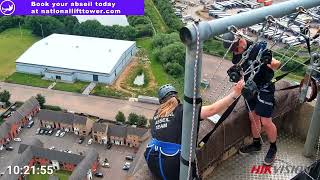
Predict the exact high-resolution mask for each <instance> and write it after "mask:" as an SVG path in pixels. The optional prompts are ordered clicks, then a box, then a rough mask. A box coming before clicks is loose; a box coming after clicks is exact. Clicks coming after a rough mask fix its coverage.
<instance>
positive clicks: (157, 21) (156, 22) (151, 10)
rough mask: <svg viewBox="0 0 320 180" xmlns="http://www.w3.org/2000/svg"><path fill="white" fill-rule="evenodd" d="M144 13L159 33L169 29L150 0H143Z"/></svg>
mask: <svg viewBox="0 0 320 180" xmlns="http://www.w3.org/2000/svg"><path fill="white" fill-rule="evenodd" d="M144 4H145V13H146V15H147V16H148V17H149V18H150V19H151V22H152V24H153V26H154V28H155V29H156V31H157V32H159V33H165V32H167V31H168V30H169V28H168V26H167V24H166V23H165V22H164V20H163V19H162V16H161V15H160V13H159V11H158V9H157V8H156V6H155V5H154V3H153V1H152V0H145V1H144Z"/></svg>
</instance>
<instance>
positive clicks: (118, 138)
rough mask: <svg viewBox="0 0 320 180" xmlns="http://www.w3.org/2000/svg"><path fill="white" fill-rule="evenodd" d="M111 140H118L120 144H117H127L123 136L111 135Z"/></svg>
mask: <svg viewBox="0 0 320 180" xmlns="http://www.w3.org/2000/svg"><path fill="white" fill-rule="evenodd" d="M110 142H111V143H113V144H117V142H119V143H120V144H117V145H125V141H124V138H123V137H116V136H110Z"/></svg>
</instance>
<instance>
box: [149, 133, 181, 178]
mask: <svg viewBox="0 0 320 180" xmlns="http://www.w3.org/2000/svg"><path fill="white" fill-rule="evenodd" d="M148 148H149V150H148V152H147V155H146V161H147V162H148V161H149V157H150V153H151V152H152V151H154V152H158V161H159V169H160V173H161V177H162V179H164V180H166V176H165V174H164V171H163V158H162V157H163V156H167V157H172V156H176V155H178V154H180V151H181V145H180V144H175V143H170V142H164V141H159V140H157V139H154V138H153V139H152V140H151V141H150V142H149V144H148V145H147V149H148Z"/></svg>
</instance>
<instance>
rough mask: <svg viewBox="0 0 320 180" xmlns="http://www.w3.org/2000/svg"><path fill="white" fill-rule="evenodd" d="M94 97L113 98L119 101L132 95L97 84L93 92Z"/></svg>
mask: <svg viewBox="0 0 320 180" xmlns="http://www.w3.org/2000/svg"><path fill="white" fill-rule="evenodd" d="M91 94H92V95H96V96H102V97H112V98H118V99H124V98H126V97H131V94H127V93H125V92H122V91H118V90H116V89H115V88H112V87H109V86H106V85H104V84H97V85H96V87H95V88H94V89H93V91H92V92H91Z"/></svg>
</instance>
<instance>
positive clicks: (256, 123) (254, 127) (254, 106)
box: [224, 33, 281, 165]
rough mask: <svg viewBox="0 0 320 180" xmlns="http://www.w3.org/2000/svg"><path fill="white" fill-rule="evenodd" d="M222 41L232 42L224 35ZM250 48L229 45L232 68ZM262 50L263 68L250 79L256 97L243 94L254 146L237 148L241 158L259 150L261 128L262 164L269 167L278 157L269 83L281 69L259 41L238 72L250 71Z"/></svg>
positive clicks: (238, 43)
mask: <svg viewBox="0 0 320 180" xmlns="http://www.w3.org/2000/svg"><path fill="white" fill-rule="evenodd" d="M224 39H226V40H229V41H234V36H233V34H231V33H227V34H224ZM230 45H231V44H228V43H225V48H228V47H229V46H230ZM250 45H252V43H251V42H248V41H247V40H246V39H244V38H239V39H238V40H237V41H236V42H235V43H234V44H232V47H231V48H230V50H231V51H232V52H233V59H232V63H233V64H235V65H234V66H233V67H231V68H234V67H235V66H237V65H239V64H238V63H239V62H240V60H241V59H242V54H243V53H244V52H245V51H246V50H247V49H248V48H249V47H250ZM261 49H263V50H264V51H261V52H263V53H262V56H261V63H262V65H261V67H260V69H259V70H258V72H257V74H256V75H255V76H254V78H253V82H254V84H255V85H256V87H257V93H255V94H254V95H253V96H245V95H244V94H243V95H244V97H245V99H246V102H247V103H246V104H247V105H246V107H247V109H248V110H249V118H250V122H251V133H252V136H253V143H252V144H249V145H246V146H243V147H242V148H240V150H239V153H240V154H243V155H244V154H250V153H253V152H258V151H260V150H261V146H262V143H261V140H260V137H261V135H260V134H261V131H262V130H261V127H263V130H264V131H265V132H266V134H267V136H268V140H269V142H270V147H269V150H268V152H267V154H266V156H265V158H264V164H265V165H271V164H272V163H273V162H274V160H275V158H276V153H277V146H276V140H277V128H276V126H275V125H274V123H273V122H272V117H271V116H272V113H273V110H274V105H275V104H274V103H275V98H274V92H275V86H274V83H272V79H273V77H274V71H275V70H277V69H278V68H279V67H280V65H281V63H280V61H278V60H276V59H274V58H273V57H272V52H271V51H270V50H268V49H267V43H266V42H265V41H260V42H257V43H255V44H254V45H253V48H252V50H251V52H248V53H249V56H248V58H247V59H244V61H243V64H241V68H242V69H243V71H244V72H245V71H246V70H247V69H248V68H249V67H250V65H251V63H252V62H253V61H254V60H256V59H257V55H258V53H259V51H260V50H261ZM255 67H256V66H255ZM231 68H230V69H231ZM249 76H250V73H249V74H248V75H245V77H244V80H245V81H247V80H248V78H249ZM244 90H245V88H244Z"/></svg>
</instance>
